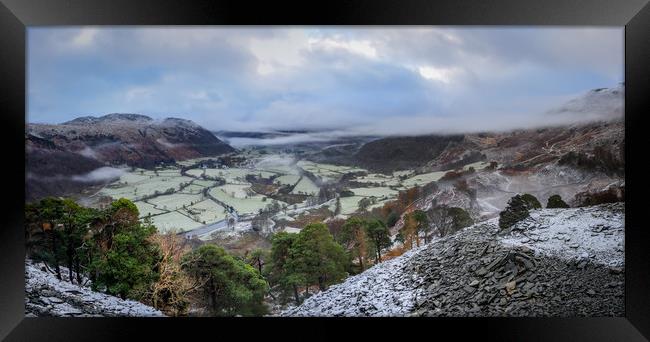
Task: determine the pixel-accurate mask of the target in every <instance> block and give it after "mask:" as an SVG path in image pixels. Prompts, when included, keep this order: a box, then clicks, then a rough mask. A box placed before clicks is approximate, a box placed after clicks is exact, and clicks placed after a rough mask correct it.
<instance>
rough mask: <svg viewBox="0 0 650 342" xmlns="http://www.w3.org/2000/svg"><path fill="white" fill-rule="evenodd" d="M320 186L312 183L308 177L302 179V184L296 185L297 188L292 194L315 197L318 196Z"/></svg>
mask: <svg viewBox="0 0 650 342" xmlns="http://www.w3.org/2000/svg"><path fill="white" fill-rule="evenodd" d="M318 190H319V188H318V186H316V184H314V182H312V181H311V179H309V178H307V177H302V179H301V180H300V182H298V184H296V186H295V187H294V188H293V191H291V193H292V194H311V195H315V194H318Z"/></svg>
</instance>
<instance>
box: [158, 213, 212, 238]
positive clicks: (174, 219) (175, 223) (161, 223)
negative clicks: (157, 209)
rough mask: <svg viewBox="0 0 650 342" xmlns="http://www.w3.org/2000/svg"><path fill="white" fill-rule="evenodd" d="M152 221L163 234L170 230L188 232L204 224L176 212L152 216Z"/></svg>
mask: <svg viewBox="0 0 650 342" xmlns="http://www.w3.org/2000/svg"><path fill="white" fill-rule="evenodd" d="M151 221H152V223H153V224H154V225H155V226H156V228H158V231H159V232H162V233H165V232H168V231H170V230H174V231H187V230H192V229H195V228H198V227H200V226H202V225H203V224H202V223H200V222H196V221H194V220H192V219H191V218H189V217H187V216H185V215H183V214H181V213H179V212H176V211H170V212H168V213H166V214H162V215H156V216H152V217H151Z"/></svg>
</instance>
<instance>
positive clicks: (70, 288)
mask: <svg viewBox="0 0 650 342" xmlns="http://www.w3.org/2000/svg"><path fill="white" fill-rule="evenodd" d="M67 272H68V271H67V268H65V267H61V273H62V274H67ZM25 314H26V316H27V317H35V316H63V317H120V316H133V317H164V316H165V315H164V314H163V313H162V312H160V311H158V310H156V309H154V308H152V307H150V306H147V305H144V304H142V303H139V302H136V301H133V300H123V299H121V298H118V297H114V296H110V295H107V294H104V293H100V292H95V291H92V290H91V289H90V288H89V287H86V286H79V285H77V284H71V283H69V282H67V281H62V280H59V279H57V278H56V276H55V275H54V274H52V273H50V272H48V271H47V270H45V268H44V267H43V265H42V264H37V263H33V262H32V261H30V260H27V261H26V263H25Z"/></svg>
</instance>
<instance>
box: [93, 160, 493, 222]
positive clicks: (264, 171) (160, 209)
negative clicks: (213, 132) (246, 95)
mask: <svg viewBox="0 0 650 342" xmlns="http://www.w3.org/2000/svg"><path fill="white" fill-rule="evenodd" d="M247 157H249V158H252V159H249V160H248V161H246V163H245V164H244V165H246V166H245V167H234V168H214V169H191V170H188V171H187V175H188V176H182V175H181V173H180V169H178V168H171V167H167V168H164V169H163V168H159V169H157V170H143V169H131V170H129V171H127V172H125V173H124V174H123V175H122V176H121V177H120V180H119V181H117V182H114V183H112V184H110V185H108V186H106V187H104V189H102V190H101V191H100V192H99V194H101V195H107V196H111V197H113V198H115V199H117V198H120V197H124V198H128V199H130V200H133V201H135V204H136V206H137V207H138V209H139V211H140V216H141V217H146V216H147V215H151V216H152V220H153V222H154V224H156V226H157V227H158V228H159V230H161V231H167V230H169V229H180V230H183V231H186V230H191V229H194V228H197V227H200V226H202V225H204V224H211V223H214V222H217V221H220V220H222V219H224V218H225V217H226V210H225V208H224V207H223V206H222V205H220V204H219V203H217V202H215V201H213V200H211V199H210V198H205V197H204V196H203V191H204V190H205V189H206V188H209V189H210V190H209V193H210V195H211V196H213V197H214V198H215V199H216V200H218V201H221V202H223V203H224V204H225V205H229V206H232V207H233V208H235V210H236V211H237V212H238V214H240V215H246V214H255V213H257V212H258V211H259V210H260V209H264V208H266V207H267V206H268V205H269V204H270V203H271V199H270V198H266V197H265V196H263V195H260V194H257V193H255V192H253V191H252V190H251V188H250V187H251V184H250V183H249V182H248V181H246V176H247V175H255V176H258V177H264V178H269V177H272V176H276V178H275V179H274V182H275V183H279V184H282V185H295V186H294V189H293V191H292V193H293V194H309V195H312V196H316V195H317V194H318V192H319V187H318V186H317V185H316V184H315V183H314V182H313V181H311V180H310V179H309V178H308V177H305V176H303V177H301V175H300V174H301V172H302V171H301V170H300V169H303V170H305V171H308V172H310V173H312V174H314V175H315V176H317V177H319V178H320V179H322V180H323V181H326V182H333V181H337V180H338V179H340V177H341V176H343V175H344V174H346V173H349V172H358V171H366V170H364V169H361V168H355V167H349V166H338V165H331V164H320V163H314V162H310V161H304V160H301V161H298V162H297V163H294V160H293V157H291V156H288V155H262V154H257V153H249V154H247ZM202 159H209V158H201V159H194V160H187V161H183V162H181V163H179V164H181V165H185V166H189V165H194V164H195V163H196V162H198V161H200V160H202ZM486 165H488V163H485V162H478V163H473V164H469V165H466V166H465V167H464V169H465V170H467V169H468V168H469V167H474V168H475V169H477V170H479V169H481V168H483V167H485V166H486ZM204 173H205V174H206V175H207V176H211V177H219V178H223V179H224V180H225V181H226V184H224V185H220V186H216V183H217V182H215V181H211V180H204V179H202V178H201V176H202V175H203V174H204ZM445 173H446V171H436V172H430V173H425V174H420V175H414V174H413V171H412V170H405V171H396V172H393V173H392V174H391V175H384V174H378V173H371V174H368V175H366V176H361V177H356V178H354V181H356V182H358V183H362V184H368V185H369V186H368V187H356V188H352V189H350V191H352V192H353V193H354V196H351V197H342V198H340V203H341V215H343V216H349V215H351V214H353V213H354V212H356V211H357V210H358V209H359V201H360V200H362V199H364V198H373V201H374V202H375V203H374V204H371V205H370V206H369V207H368V209H369V210H371V209H372V208H375V207H379V206H382V205H383V204H384V203H385V202H387V201H390V200H393V199H395V198H396V197H397V194H398V191H399V190H403V189H407V188H410V187H413V186H416V185H420V186H421V185H425V184H427V183H430V182H433V181H437V180H439V179H440V178H441V177H442V176H443V175H444V174H445ZM400 177H401V178H404V177H408V178H406V179H404V180H400ZM188 184H189V185H188ZM371 184H373V185H371ZM182 185H184V187H183V189H182V190H180V188H181V186H182ZM375 185H378V186H375ZM169 189H173V190H169ZM166 191H171V192H172V193H171V194H163V193H164V192H166ZM156 192H157V193H158V194H157V193H156ZM145 197H148V199H147V200H146V201H143V200H142V199H143V198H145ZM308 203H310V202H308V201H305V202H303V203H298V204H296V205H291V206H289V207H290V209H291V210H289V212H290V213H289V215H286V214H278V216H277V217H276V218H281V219H285V220H287V221H291V220H294V217H293V216H295V215H296V213H299V212H302V211H304V210H313V208H315V207H314V206H311V207H308V206H307V205H308ZM312 203H313V202H312ZM280 204H281V205H286V203H284V202H280ZM324 205H325V206H326V207H327V208H329V210H331V211H334V210H335V201H333V200H332V201H330V202H329V203H327V204H324ZM294 208H296V209H294ZM291 212H294V213H291Z"/></svg>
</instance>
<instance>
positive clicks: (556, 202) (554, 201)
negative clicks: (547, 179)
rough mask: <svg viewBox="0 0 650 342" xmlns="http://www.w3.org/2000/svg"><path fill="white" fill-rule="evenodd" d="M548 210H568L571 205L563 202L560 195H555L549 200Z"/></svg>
mask: <svg viewBox="0 0 650 342" xmlns="http://www.w3.org/2000/svg"><path fill="white" fill-rule="evenodd" d="M546 207H547V208H568V207H569V205H568V204H566V202H564V200H562V197H560V195H553V196H551V197H549V198H548V203H546Z"/></svg>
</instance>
